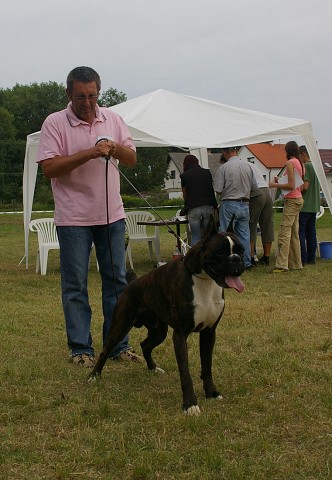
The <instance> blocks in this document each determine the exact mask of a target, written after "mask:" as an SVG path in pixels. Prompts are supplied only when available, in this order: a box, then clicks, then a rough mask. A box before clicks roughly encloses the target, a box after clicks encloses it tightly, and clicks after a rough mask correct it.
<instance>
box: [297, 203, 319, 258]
mask: <svg viewBox="0 0 332 480" xmlns="http://www.w3.org/2000/svg"><path fill="white" fill-rule="evenodd" d="M299 236H300V244H301V259H302V265H305V264H306V263H315V261H316V250H317V236H316V213H315V212H300V218H299Z"/></svg>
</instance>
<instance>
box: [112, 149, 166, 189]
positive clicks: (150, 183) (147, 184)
mask: <svg viewBox="0 0 332 480" xmlns="http://www.w3.org/2000/svg"><path fill="white" fill-rule="evenodd" d="M167 156H168V148H143V147H142V148H138V149H137V163H136V165H135V167H133V168H130V169H129V168H123V169H122V168H121V171H122V172H123V174H124V175H125V176H126V177H127V178H128V180H130V182H131V183H132V184H133V185H134V187H136V189H137V190H138V191H139V192H140V193H142V192H151V191H153V190H155V189H160V188H163V187H164V179H165V176H166V171H167ZM121 191H122V193H123V194H134V193H136V191H135V189H134V188H132V187H131V185H130V184H129V182H128V181H127V180H126V179H124V178H123V177H122V178H121Z"/></svg>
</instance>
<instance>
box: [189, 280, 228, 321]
mask: <svg viewBox="0 0 332 480" xmlns="http://www.w3.org/2000/svg"><path fill="white" fill-rule="evenodd" d="M193 282H194V285H193V293H194V300H193V304H194V306H195V313H194V322H195V326H196V327H197V326H198V325H200V326H201V328H205V327H212V326H213V325H214V324H215V323H216V321H217V320H218V318H219V317H220V315H221V314H222V312H223V311H224V306H225V301H224V299H223V289H222V287H220V286H219V285H218V284H217V283H216V282H215V281H214V280H212V279H211V277H209V276H208V275H206V274H205V273H202V274H201V275H194V276H193Z"/></svg>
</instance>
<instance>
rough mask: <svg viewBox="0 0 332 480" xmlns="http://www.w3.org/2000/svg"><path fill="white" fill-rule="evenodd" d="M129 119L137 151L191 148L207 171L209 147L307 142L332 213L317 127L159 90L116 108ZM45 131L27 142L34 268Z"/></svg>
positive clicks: (26, 205) (27, 212) (26, 202)
mask: <svg viewBox="0 0 332 480" xmlns="http://www.w3.org/2000/svg"><path fill="white" fill-rule="evenodd" d="M111 108H112V110H114V111H115V112H117V113H118V114H119V115H121V117H122V118H123V119H124V120H125V122H126V124H127V125H128V127H129V130H130V132H131V135H132V137H133V139H134V141H135V145H136V146H137V147H160V146H174V147H180V148H186V149H189V150H190V151H191V153H193V154H195V155H196V156H197V157H198V158H199V160H200V162H201V165H202V166H203V167H207V166H208V165H207V150H206V149H207V148H221V147H229V146H242V145H249V144H252V143H260V142H265V141H272V140H281V139H284V138H289V137H293V138H294V137H297V136H300V137H302V139H303V141H304V143H305V144H306V146H307V149H308V152H309V155H310V158H311V161H312V163H313V165H314V168H315V171H316V173H317V177H318V179H319V182H320V184H321V187H322V190H323V192H324V194H325V197H326V199H327V202H328V205H329V208H330V211H331V212H332V199H331V196H330V193H329V188H328V184H327V180H326V177H325V174H324V170H323V167H322V163H321V160H320V156H319V152H318V149H317V146H316V142H315V138H314V134H313V130H312V126H311V123H310V122H309V121H306V120H300V119H296V118H288V117H280V116H276V115H271V114H268V113H263V112H256V111H252V110H245V109H242V108H237V107H232V106H229V105H224V104H222V103H218V102H214V101H211V100H206V99H203V98H197V97H192V96H188V95H183V94H179V93H174V92H170V91H167V90H156V91H154V92H151V93H148V94H146V95H142V96H140V97H137V98H134V99H132V100H128V101H127V102H124V103H121V104H119V105H115V106H113V107H111ZM38 142H39V132H36V133H32V134H30V135H28V137H27V145H26V153H25V160H24V173H23V210H24V212H23V215H24V231H25V259H26V268H28V250H29V248H28V244H29V223H30V219H31V211H32V204H33V196H34V190H35V183H36V175H37V168H38V166H37V163H36V156H37V149H38Z"/></svg>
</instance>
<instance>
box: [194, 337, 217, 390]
mask: <svg viewBox="0 0 332 480" xmlns="http://www.w3.org/2000/svg"><path fill="white" fill-rule="evenodd" d="M215 341H216V329H215V328H213V329H212V330H211V329H208V328H206V329H205V330H202V331H201V332H200V334H199V350H200V356H201V367H202V370H201V379H202V380H203V387H204V391H205V396H206V398H218V399H222V395H221V394H220V393H219V392H218V391H217V389H216V387H215V385H214V381H213V378H212V353H213V347H214V344H215Z"/></svg>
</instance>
